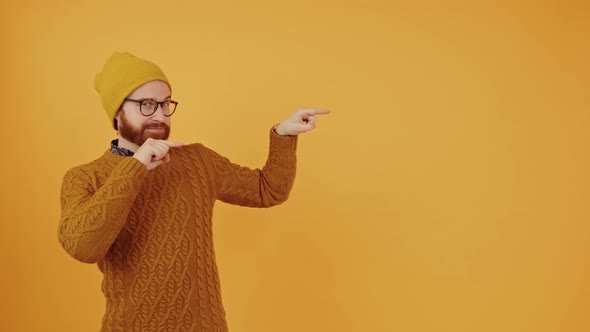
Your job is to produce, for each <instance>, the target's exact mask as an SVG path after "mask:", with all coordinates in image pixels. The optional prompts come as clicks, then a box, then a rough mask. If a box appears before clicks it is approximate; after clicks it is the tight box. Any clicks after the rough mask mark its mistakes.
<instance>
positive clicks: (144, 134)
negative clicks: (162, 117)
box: [119, 112, 170, 146]
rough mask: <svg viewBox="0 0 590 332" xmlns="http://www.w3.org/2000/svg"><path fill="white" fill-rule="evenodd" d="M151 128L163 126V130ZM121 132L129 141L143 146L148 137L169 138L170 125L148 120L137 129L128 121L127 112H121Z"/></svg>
mask: <svg viewBox="0 0 590 332" xmlns="http://www.w3.org/2000/svg"><path fill="white" fill-rule="evenodd" d="M150 128H162V129H163V130H157V131H150V130H149V129H150ZM119 134H120V135H121V137H123V138H124V139H126V140H128V141H129V142H132V143H135V144H137V145H138V146H142V145H143V143H145V141H146V140H147V139H148V138H153V139H162V140H167V139H168V136H170V127H169V126H168V125H167V124H165V123H162V122H148V123H145V124H143V126H142V127H141V128H140V129H137V128H135V127H133V126H132V125H131V123H129V121H127V118H126V117H125V113H124V112H123V113H122V114H121V123H119Z"/></svg>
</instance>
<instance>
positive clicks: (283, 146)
mask: <svg viewBox="0 0 590 332" xmlns="http://www.w3.org/2000/svg"><path fill="white" fill-rule="evenodd" d="M297 137H298V136H281V135H279V134H277V133H276V131H275V130H274V127H273V128H271V129H270V150H271V151H280V150H288V151H289V150H296V149H297Z"/></svg>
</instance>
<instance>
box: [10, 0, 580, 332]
mask: <svg viewBox="0 0 590 332" xmlns="http://www.w3.org/2000/svg"><path fill="white" fill-rule="evenodd" d="M441 3H442V2H441ZM0 9H1V13H0V27H1V32H0V33H1V49H2V52H1V58H0V59H1V61H0V64H1V80H2V81H1V89H0V97H1V101H2V107H1V109H2V119H3V123H4V125H3V126H2V130H1V133H2V142H3V148H2V153H1V154H2V163H1V164H2V170H1V176H2V186H1V187H2V196H1V197H2V231H1V232H0V255H1V257H0V258H1V259H2V272H1V283H0V285H1V289H0V291H1V292H0V294H1V295H2V300H1V301H0V302H1V304H0V315H1V318H2V322H1V328H0V329H2V330H3V331H96V330H97V329H98V328H99V325H100V321H101V317H102V314H103V310H104V300H103V298H102V294H101V292H100V281H101V275H100V272H99V271H98V269H97V268H96V266H95V265H86V264H82V263H79V262H77V261H75V260H73V259H71V258H70V257H69V256H67V255H66V253H65V252H64V251H63V250H62V249H61V247H60V246H59V244H58V242H57V239H56V228H57V223H58V220H59V216H60V208H59V190H60V186H61V179H62V176H63V174H64V173H65V172H66V170H67V169H68V168H70V167H73V166H75V165H78V164H81V163H84V162H87V161H90V160H93V159H94V158H97V157H98V156H99V155H100V154H101V153H103V151H104V150H105V149H106V148H107V146H108V144H109V140H110V139H112V138H113V137H114V132H113V131H112V130H111V129H110V127H109V125H108V121H107V119H106V116H105V115H104V113H103V111H102V110H101V108H100V103H99V101H98V97H97V95H96V93H95V91H94V90H93V78H94V75H95V73H96V72H97V71H99V70H100V68H101V66H102V64H103V63H104V61H105V60H106V59H107V57H108V56H110V54H111V52H113V51H120V50H126V51H130V52H132V53H135V54H137V55H139V56H142V57H145V58H148V59H151V60H153V61H154V62H156V63H158V64H160V65H161V66H162V67H163V68H164V70H165V71H166V72H167V73H168V76H169V78H170V79H171V80H172V81H173V82H174V90H173V91H174V97H175V98H176V99H177V100H179V101H180V110H179V111H178V113H177V114H175V116H174V118H173V134H172V138H173V139H175V140H179V141H183V142H187V143H192V142H202V143H204V144H206V145H208V146H209V147H211V148H213V149H215V150H217V151H218V152H219V153H221V154H223V155H225V156H227V157H229V158H230V159H232V160H233V161H235V162H238V163H241V164H245V165H250V166H253V167H259V166H261V165H262V164H263V162H264V160H265V157H266V151H267V150H266V149H267V143H268V142H267V132H268V128H270V126H271V125H273V124H274V123H276V122H279V121H280V120H282V119H283V118H284V117H285V116H287V115H288V114H289V113H290V112H292V111H293V110H295V109H296V108H298V107H301V106H310V107H322V108H329V109H332V110H333V114H331V115H329V116H325V117H322V118H321V119H320V121H319V126H318V129H317V131H315V132H313V133H309V134H305V135H304V136H303V137H301V138H300V145H299V150H298V157H299V169H298V175H297V180H296V185H295V188H294V190H293V192H292V195H291V199H290V200H289V201H288V202H287V203H285V204H284V205H282V206H280V207H277V208H274V209H270V210H255V209H246V208H238V207H233V206H227V205H224V204H221V203H220V204H218V205H217V207H216V211H215V241H216V250H217V255H218V264H219V268H220V274H221V281H222V291H223V296H224V303H225V307H226V309H227V318H228V322H229V325H230V329H231V330H232V331H234V332H236V331H237V332H240V331H243V332H248V331H252V332H265V331H269V332H276V331H281V332H290V331H404V332H409V331H416V332H430V331H453V332H459V331H465V332H467V331H469V332H472V331H478V332H485V331H490V332H491V331H493V332H497V331H503V332H508V331H510V332H523V331H524V332H529V331H530V332H548V331H555V332H563V331H568V332H577V331H579V332H582V331H589V330H590V208H589V202H590V175H589V174H590V172H589V171H590V154H589V152H588V151H589V143H590V130H589V129H590V128H589V124H590V112H589V110H590V108H589V107H590V99H589V96H590V94H589V89H590V66H589V60H588V59H589V58H590V47H589V39H588V37H589V33H590V11H589V5H587V1H558V0H554V1H534V2H532V1H531V2H524V1H504V2H501V1H487V2H483V1H480V2H477V1H464V2H460V1H446V2H445V4H444V5H442V4H440V3H439V2H438V1H431V2H427V1H378V2H377V1H361V0H355V1H350V0H342V1H334V0H330V1H311V0H300V1H282V2H279V1H263V0H254V1H241V2H240V1H201V0H198V1H173V0H171V1H154V0H146V1H126V2H125V1H114V0H106V1H101V2H96V1H73V0H67V1H66V0H61V1H52V3H51V4H49V1H47V2H44V1H43V2H42V1H33V0H21V1H15V0H13V1H12V3H11V2H3V3H2V5H1V8H0Z"/></svg>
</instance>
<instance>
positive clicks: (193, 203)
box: [58, 131, 297, 332]
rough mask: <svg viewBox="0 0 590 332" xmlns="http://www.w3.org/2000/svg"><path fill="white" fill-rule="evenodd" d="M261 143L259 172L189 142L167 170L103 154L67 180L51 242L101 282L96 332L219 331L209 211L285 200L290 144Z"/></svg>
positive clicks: (222, 325)
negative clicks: (265, 150) (94, 269)
mask: <svg viewBox="0 0 590 332" xmlns="http://www.w3.org/2000/svg"><path fill="white" fill-rule="evenodd" d="M270 137H271V139H270V149H269V156H268V159H267V162H266V164H265V165H264V167H263V168H262V169H249V168H246V167H241V166H239V165H236V164H233V163H231V162H230V161H229V160H228V159H227V158H224V157H222V156H220V155H218V154H217V153H215V152H214V151H212V150H210V149H208V148H206V147H205V146H203V145H201V144H192V145H186V146H183V147H180V148H174V149H172V150H171V151H170V157H171V158H170V162H169V163H166V164H163V165H161V166H159V167H157V168H156V169H154V170H152V171H149V172H148V171H147V169H146V168H145V166H144V165H143V164H141V163H140V162H139V161H137V160H136V159H134V158H132V157H123V156H117V155H113V154H112V153H111V152H110V151H107V152H106V153H105V154H104V155H103V156H102V157H101V158H99V159H97V160H95V161H93V162H91V163H89V164H85V165H82V166H78V167H75V168H73V169H71V170H70V171H68V172H67V174H66V175H65V177H64V181H63V186H62V193H61V204H62V216H61V220H60V223H59V228H58V239H59V241H60V243H61V244H62V246H63V247H64V249H65V250H66V251H67V252H68V253H69V254H70V255H71V256H72V257H74V258H75V259H77V260H80V261H82V262H87V263H97V264H98V267H99V269H100V270H101V271H102V273H103V275H104V278H103V283H102V291H103V293H104V294H105V297H106V300H107V306H106V311H105V314H104V317H103V322H102V331H200V332H225V331H228V328H227V323H226V320H225V310H224V308H223V303H222V300H221V287H220V281H219V274H218V270H217V263H216V261H215V250H214V247H213V231H212V216H213V206H214V204H215V201H216V200H221V201H224V202H227V203H230V204H236V205H243V206H249V207H270V206H274V205H277V204H280V203H282V202H284V201H285V200H286V199H287V197H288V195H289V192H290V191H291V187H292V186H293V181H294V179H295V165H296V158H295V150H296V146H297V138H296V137H281V136H278V135H276V134H275V133H274V132H273V131H271V133H270Z"/></svg>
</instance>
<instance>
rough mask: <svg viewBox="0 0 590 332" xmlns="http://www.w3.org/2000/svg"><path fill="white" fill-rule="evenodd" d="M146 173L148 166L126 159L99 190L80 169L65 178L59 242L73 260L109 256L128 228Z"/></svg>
mask: <svg viewBox="0 0 590 332" xmlns="http://www.w3.org/2000/svg"><path fill="white" fill-rule="evenodd" d="M146 174H147V168H146V167H145V165H144V164H142V163H141V162H139V161H138V160H137V159H135V158H126V159H125V160H124V161H122V162H121V163H119V164H118V165H117V166H116V167H115V168H114V169H113V170H112V172H111V174H110V175H109V177H108V179H107V180H106V182H105V183H104V184H103V185H102V186H101V187H100V188H95V187H96V186H95V185H94V184H93V180H92V178H91V176H90V175H88V173H86V172H84V171H83V170H81V169H80V168H74V169H72V170H70V171H69V172H68V173H67V174H66V175H65V177H64V181H63V185H62V190H61V207H62V211H61V212H62V213H61V220H60V222H59V228H58V239H59V242H60V243H61V244H62V246H63V247H64V249H65V250H66V251H67V252H68V253H69V254H70V255H71V256H72V257H74V258H75V259H77V260H79V261H82V262H85V263H95V262H98V261H100V260H101V259H102V258H103V257H104V256H105V255H106V254H107V252H108V250H109V248H110V247H111V245H112V244H113V242H115V240H116V238H117V236H118V235H119V232H120V231H121V229H122V228H123V226H124V225H125V222H126V220H127V215H128V214H129V211H130V209H131V206H132V205H133V202H134V200H135V197H136V196H137V193H138V192H139V190H140V188H141V183H142V182H143V179H144V178H145V175H146Z"/></svg>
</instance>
